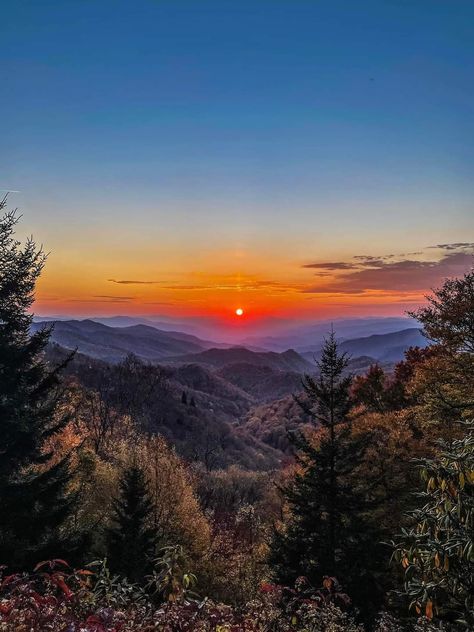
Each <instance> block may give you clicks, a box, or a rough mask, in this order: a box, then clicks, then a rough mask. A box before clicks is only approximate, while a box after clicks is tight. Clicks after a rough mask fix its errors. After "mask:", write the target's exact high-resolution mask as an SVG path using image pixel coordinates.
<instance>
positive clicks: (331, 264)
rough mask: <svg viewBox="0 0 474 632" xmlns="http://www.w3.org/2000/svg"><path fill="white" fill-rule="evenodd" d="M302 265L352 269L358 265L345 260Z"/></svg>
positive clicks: (320, 268)
mask: <svg viewBox="0 0 474 632" xmlns="http://www.w3.org/2000/svg"><path fill="white" fill-rule="evenodd" d="M354 258H356V257H354ZM302 267H303V268H311V269H313V270H352V269H354V268H355V267H356V265H355V264H354V263H347V262H345V261H334V262H325V263H306V264H305V265H304V266H302Z"/></svg>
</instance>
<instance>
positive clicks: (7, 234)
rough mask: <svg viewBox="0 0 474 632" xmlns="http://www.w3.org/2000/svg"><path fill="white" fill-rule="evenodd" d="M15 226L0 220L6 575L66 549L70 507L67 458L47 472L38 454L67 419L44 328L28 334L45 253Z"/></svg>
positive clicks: (0, 542) (0, 463) (0, 554)
mask: <svg viewBox="0 0 474 632" xmlns="http://www.w3.org/2000/svg"><path fill="white" fill-rule="evenodd" d="M5 202H6V198H4V199H3V201H2V202H1V203H0V210H1V209H4V207H5ZM17 222H18V217H17V216H16V214H15V212H8V213H6V214H5V215H4V216H3V217H2V218H1V219H0V437H1V442H0V563H2V564H7V565H8V566H9V567H10V568H12V569H14V570H17V569H21V568H25V567H28V566H30V565H31V564H34V563H35V562H38V561H40V560H42V559H45V558H47V557H51V556H53V557H58V556H62V555H65V554H66V552H67V551H69V552H70V550H71V549H70V542H69V543H67V544H66V537H65V533H64V528H63V527H64V524H65V521H66V518H67V517H68V515H69V512H70V510H71V509H72V497H71V496H69V495H68V493H67V488H68V484H69V481H70V474H69V462H68V459H67V458H66V459H63V460H60V461H58V462H56V463H55V464H54V466H52V467H49V466H48V463H49V462H50V457H51V454H50V453H48V452H47V451H46V450H45V441H46V440H47V439H48V438H49V437H50V436H51V435H52V434H54V433H55V432H57V431H59V430H60V429H61V428H62V427H63V426H64V424H65V423H66V422H67V419H66V418H65V417H61V416H59V413H58V404H59V398H60V396H61V391H60V371H61V369H62V368H63V366H64V365H62V366H59V367H56V368H54V369H52V370H50V369H48V368H47V366H46V365H45V362H44V359H43V355H44V353H43V352H44V350H45V347H46V345H47V343H48V340H49V336H50V330H48V329H40V330H39V331H37V332H36V333H33V334H31V333H30V327H31V323H32V315H31V313H30V312H29V309H30V307H31V305H32V303H33V300H34V289H35V285H36V281H37V279H38V277H39V275H40V274H41V271H42V269H43V266H44V263H45V259H46V256H45V254H44V253H43V251H42V249H41V248H37V247H36V245H35V243H34V241H33V240H32V239H29V240H28V241H27V242H26V244H25V245H24V246H23V247H22V246H21V244H20V242H18V241H17V240H16V239H15V238H14V231H15V226H16V224H17Z"/></svg>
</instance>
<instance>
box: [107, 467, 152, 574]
mask: <svg viewBox="0 0 474 632" xmlns="http://www.w3.org/2000/svg"><path fill="white" fill-rule="evenodd" d="M119 488H120V496H119V497H118V498H116V499H115V500H114V516H113V522H114V524H113V526H112V527H111V528H110V529H109V530H108V531H107V533H106V538H107V550H108V560H109V564H110V568H111V569H112V570H113V571H114V572H116V573H119V574H121V575H123V576H124V577H127V578H128V579H129V580H130V581H132V582H137V583H139V582H141V581H142V580H143V578H144V576H145V575H146V574H147V573H148V572H149V571H150V570H151V561H152V558H153V554H154V551H155V548H156V546H155V545H156V538H155V533H154V530H153V529H152V528H151V527H150V526H149V525H150V524H151V521H152V513H153V508H152V503H151V499H150V495H149V490H148V482H147V480H146V478H145V475H144V473H143V471H142V469H141V468H140V467H138V466H137V465H131V466H130V467H128V468H127V469H125V470H124V472H123V475H122V478H121V480H120V484H119Z"/></svg>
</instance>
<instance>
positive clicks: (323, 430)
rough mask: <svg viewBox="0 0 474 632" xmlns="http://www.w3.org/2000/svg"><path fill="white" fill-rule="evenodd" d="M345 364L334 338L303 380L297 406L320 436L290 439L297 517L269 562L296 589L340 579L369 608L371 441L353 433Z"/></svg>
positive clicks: (291, 497) (290, 495) (372, 589)
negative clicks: (302, 583) (298, 582)
mask: <svg viewBox="0 0 474 632" xmlns="http://www.w3.org/2000/svg"><path fill="white" fill-rule="evenodd" d="M347 365H348V358H347V357H346V355H344V354H340V353H339V351H338V344H337V341H336V338H335V335H334V333H331V335H330V337H329V338H328V339H327V340H326V342H325V344H324V347H323V351H322V357H321V361H320V362H319V363H318V367H319V376H318V377H317V378H312V377H310V376H306V377H305V378H304V381H303V388H304V392H305V395H306V398H305V400H301V399H298V400H297V401H298V402H299V404H300V405H301V406H302V408H303V409H304V410H305V412H306V413H309V414H310V415H311V416H312V418H313V420H314V422H315V425H316V427H317V430H316V432H315V433H314V434H312V435H311V436H308V435H302V434H297V435H296V436H293V437H291V440H292V442H293V443H294V445H295V447H296V449H297V453H296V459H297V463H298V465H299V466H300V468H299V473H297V474H296V476H295V478H294V480H293V481H292V482H291V483H290V484H289V485H288V486H287V487H286V488H285V489H284V495H285V497H286V500H287V502H288V504H289V507H290V510H291V517H290V519H289V522H288V524H287V526H286V529H285V530H284V531H282V532H278V533H276V534H275V537H274V541H273V547H272V552H271V562H272V563H273V567H274V571H275V575H276V578H277V580H278V581H280V582H281V583H284V584H286V585H291V584H293V583H294V581H295V579H296V578H297V577H298V576H300V575H303V576H305V577H307V578H308V579H309V580H310V581H311V582H312V583H313V584H314V585H316V586H319V585H321V582H322V581H323V579H324V577H325V576H334V577H336V578H337V579H338V580H339V581H340V582H341V584H342V585H343V586H344V587H345V589H346V590H347V592H348V593H349V595H350V597H351V598H352V599H353V600H354V602H356V603H359V604H362V605H364V606H365V602H366V601H367V593H370V601H371V602H372V603H374V604H375V603H377V598H378V596H377V594H376V593H377V592H378V591H377V587H376V582H375V580H374V578H375V573H373V572H372V571H373V570H374V554H375V553H376V549H377V546H378V541H379V540H380V538H377V537H376V536H375V534H374V529H373V528H372V525H371V524H370V520H369V511H370V509H371V501H370V490H368V489H367V488H366V485H365V481H364V480H362V479H361V477H360V476H359V477H358V476H357V469H358V467H359V466H360V464H361V462H362V458H363V454H364V451H365V448H366V446H367V443H368V440H369V438H368V435H362V436H360V437H359V438H355V437H354V435H353V433H352V432H351V421H350V418H349V412H350V408H351V401H350V393H349V389H350V385H351V376H349V375H346V369H347Z"/></svg>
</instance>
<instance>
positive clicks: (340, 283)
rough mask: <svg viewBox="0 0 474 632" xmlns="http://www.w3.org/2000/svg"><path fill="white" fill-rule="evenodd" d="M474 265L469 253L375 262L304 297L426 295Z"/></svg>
mask: <svg viewBox="0 0 474 632" xmlns="http://www.w3.org/2000/svg"><path fill="white" fill-rule="evenodd" d="M472 264H473V257H472V255H470V254H468V253H463V252H454V253H449V254H446V255H445V256H444V257H442V259H440V260H439V261H417V260H414V259H404V260H402V261H394V262H386V261H383V260H378V261H377V260H376V261H373V262H372V263H371V265H370V267H369V266H368V265H366V264H364V263H363V264H362V267H361V268H359V269H356V270H353V271H352V272H349V273H346V274H341V275H339V276H338V277H337V278H336V279H335V280H334V281H333V282H332V283H329V284H327V285H318V286H315V287H307V288H304V289H303V290H302V292H304V293H310V294H312V293H315V294H326V293H328V294H363V293H364V292H368V291H373V290H383V291H385V292H387V291H389V292H426V291H428V290H429V289H430V288H431V287H436V286H439V285H441V284H442V283H443V282H444V280H445V279H446V278H447V277H458V276H462V275H463V274H465V272H467V271H468V270H469V269H470V268H471V267H472Z"/></svg>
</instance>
